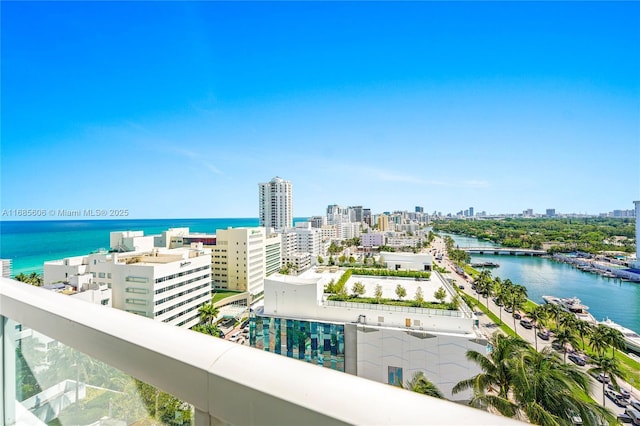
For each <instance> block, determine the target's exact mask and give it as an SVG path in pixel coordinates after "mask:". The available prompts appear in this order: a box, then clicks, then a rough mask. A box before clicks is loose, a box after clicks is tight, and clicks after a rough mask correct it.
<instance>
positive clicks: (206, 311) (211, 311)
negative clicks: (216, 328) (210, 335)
mask: <svg viewBox="0 0 640 426" xmlns="http://www.w3.org/2000/svg"><path fill="white" fill-rule="evenodd" d="M198 312H200V321H202V322H203V323H209V324H211V325H213V322H214V321H215V320H216V318H217V317H218V314H219V313H220V310H219V309H218V308H216V307H215V306H214V305H213V303H205V304H204V305H202V306H200V308H199V309H198Z"/></svg>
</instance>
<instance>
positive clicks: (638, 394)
mask: <svg viewBox="0 0 640 426" xmlns="http://www.w3.org/2000/svg"><path fill="white" fill-rule="evenodd" d="M431 247H432V248H434V249H435V251H436V252H440V253H442V254H443V257H442V260H441V261H438V260H435V256H434V262H436V264H437V265H438V266H441V267H444V268H445V269H447V271H448V273H446V274H444V275H445V277H447V278H452V279H453V280H454V284H455V285H456V286H458V287H459V286H464V289H463V290H462V291H463V292H464V293H465V294H467V295H469V296H470V297H473V298H475V299H476V300H477V299H478V294H477V293H476V292H475V291H474V290H472V289H471V284H472V279H471V278H466V279H465V278H463V277H462V276H460V275H458V274H457V273H456V272H455V266H454V265H453V263H452V262H451V261H450V260H449V258H448V256H447V253H446V248H445V244H444V240H443V239H442V238H439V237H436V238H435V239H434V240H433V242H432V244H431ZM480 302H481V303H482V304H484V305H485V306H487V307H488V309H489V311H490V312H492V313H493V314H495V315H496V316H497V317H498V318H500V316H501V315H502V321H503V323H506V324H507V325H508V326H509V327H510V328H511V329H513V328H514V324H513V317H512V315H511V314H510V313H508V312H505V311H504V310H503V309H501V308H500V307H499V306H497V305H496V304H495V303H494V302H493V300H492V299H491V298H490V297H489V298H488V299H485V298H484V297H483V296H480ZM501 311H502V312H501ZM520 314H521V315H522V317H523V318H524V317H525V315H524V312H520ZM476 315H477V317H478V323H479V327H480V331H481V332H482V333H483V334H484V335H485V336H487V337H489V336H491V335H492V334H493V333H494V332H495V331H496V330H498V329H499V328H498V325H497V324H495V323H494V322H493V321H492V320H491V319H490V318H489V317H487V316H486V315H484V314H483V313H482V312H480V311H477V312H476ZM515 324H516V325H515V327H516V328H515V331H516V333H517V334H518V335H519V336H520V337H521V338H522V339H524V340H525V341H527V342H529V343H530V344H531V345H532V346H534V347H536V337H537V336H536V334H535V333H536V332H537V329H536V328H535V327H533V328H532V329H526V328H524V327H523V326H522V325H521V324H520V321H519V320H516V322H515ZM552 341H553V335H551V338H550V339H549V340H546V341H545V340H542V339H541V338H539V337H537V349H538V350H539V351H541V350H542V349H543V348H545V347H547V346H551V343H552ZM558 353H559V355H560V356H561V357H562V356H563V354H562V352H558ZM567 362H571V361H569V359H568V358H567ZM590 367H591V366H590V365H589V364H587V365H586V366H583V367H580V366H578V368H580V369H581V370H583V371H585V372H586V371H587V370H588V369H589V368H590ZM618 384H619V385H620V387H622V388H624V389H627V390H629V391H630V392H631V398H633V399H636V400H640V391H638V390H637V389H635V388H632V387H631V386H630V385H629V384H628V383H626V382H624V381H623V380H622V379H618ZM605 389H606V386H605ZM591 396H592V397H593V398H594V400H595V401H596V402H598V403H600V404H602V396H603V393H602V383H600V382H598V381H597V380H596V379H594V378H593V377H591ZM604 399H605V405H604V406H605V407H606V408H608V409H609V410H610V411H611V412H612V413H614V414H615V415H618V414H620V413H623V412H624V410H625V409H624V407H619V406H617V405H616V404H614V403H613V401H611V400H610V399H609V398H607V397H605V398H604Z"/></svg>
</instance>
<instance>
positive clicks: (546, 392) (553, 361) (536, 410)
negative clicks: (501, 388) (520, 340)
mask: <svg viewBox="0 0 640 426" xmlns="http://www.w3.org/2000/svg"><path fill="white" fill-rule="evenodd" d="M577 388H578V389H581V390H582V391H584V392H585V393H586V392H588V389H589V378H588V376H587V375H586V374H585V373H584V372H582V371H581V370H579V369H578V368H577V367H576V366H574V365H573V364H563V363H561V361H560V359H559V357H558V356H557V355H556V354H555V353H554V352H553V351H552V350H551V348H548V347H547V348H544V349H543V350H542V351H540V352H538V351H534V350H533V349H532V348H531V347H529V349H528V350H526V351H522V352H521V355H520V357H519V358H518V359H516V360H515V361H514V369H513V399H514V400H515V402H516V405H517V407H518V411H519V412H520V413H522V414H524V415H526V418H527V420H528V421H529V422H531V423H533V424H539V425H563V424H568V422H567V413H569V412H575V413H578V414H579V415H580V417H581V418H582V420H583V421H584V423H585V424H598V423H597V421H598V419H599V418H601V417H604V416H605V415H606V413H607V410H606V409H604V407H600V406H598V405H597V404H595V403H589V402H585V401H584V400H582V399H581V398H580V397H579V396H577V395H576V392H575V390H576V389H577Z"/></svg>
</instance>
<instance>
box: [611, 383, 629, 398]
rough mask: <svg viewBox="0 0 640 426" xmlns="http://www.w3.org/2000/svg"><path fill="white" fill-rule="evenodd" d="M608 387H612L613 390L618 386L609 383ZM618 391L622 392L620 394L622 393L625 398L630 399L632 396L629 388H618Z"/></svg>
mask: <svg viewBox="0 0 640 426" xmlns="http://www.w3.org/2000/svg"><path fill="white" fill-rule="evenodd" d="M607 388H609V389H611V390H616V387H615V386H614V385H613V383H609V384H608V385H607ZM617 392H619V393H620V395H622V397H623V398H624V399H629V398H631V392H629V391H628V390H626V389H625V388H620V389H618V390H617Z"/></svg>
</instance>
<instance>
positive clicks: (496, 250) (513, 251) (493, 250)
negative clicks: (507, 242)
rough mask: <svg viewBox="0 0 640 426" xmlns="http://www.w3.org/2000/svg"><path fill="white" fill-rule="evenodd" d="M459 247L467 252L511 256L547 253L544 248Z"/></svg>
mask: <svg viewBox="0 0 640 426" xmlns="http://www.w3.org/2000/svg"><path fill="white" fill-rule="evenodd" d="M459 249H460V250H463V251H466V252H467V253H469V254H506V255H511V256H519V255H524V256H543V255H545V254H547V252H546V250H533V249H523V248H509V247H460V248H459Z"/></svg>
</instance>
